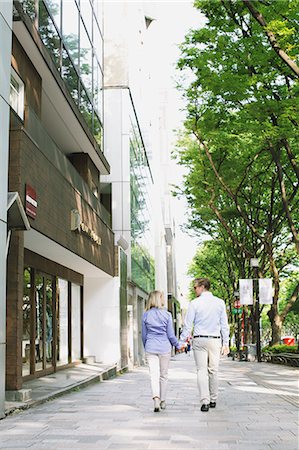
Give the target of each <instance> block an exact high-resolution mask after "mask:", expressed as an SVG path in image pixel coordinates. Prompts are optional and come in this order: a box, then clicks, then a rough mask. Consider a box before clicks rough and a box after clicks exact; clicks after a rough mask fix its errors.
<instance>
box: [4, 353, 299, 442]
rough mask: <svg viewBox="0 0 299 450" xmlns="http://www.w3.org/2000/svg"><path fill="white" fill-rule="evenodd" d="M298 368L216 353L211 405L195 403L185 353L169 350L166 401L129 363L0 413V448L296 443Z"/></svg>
mask: <svg viewBox="0 0 299 450" xmlns="http://www.w3.org/2000/svg"><path fill="white" fill-rule="evenodd" d="M298 373H299V371H298V369H296V368H292V367H286V366H282V365H274V364H267V363H249V362H248V363H247V362H239V361H232V360H231V359H230V358H225V359H223V360H222V361H221V370H220V391H219V398H218V401H217V406H216V408H215V409H214V410H211V409H210V411H209V412H207V413H203V412H201V411H200V408H199V403H198V394H197V387H196V372H195V367H194V362H193V357H192V355H191V356H189V355H185V354H180V355H177V356H176V357H174V358H172V361H171V367H170V372H169V392H168V400H167V409H166V410H165V411H161V412H159V413H154V412H153V405H152V403H153V402H152V400H151V398H150V385H149V376H148V370H147V368H145V367H142V368H138V369H135V370H134V371H132V372H128V373H125V374H124V375H122V376H118V377H116V378H114V379H111V380H108V381H103V382H102V383H94V384H92V385H90V386H88V387H87V388H85V389H82V390H78V392H71V393H70V394H67V395H64V396H62V397H59V398H56V399H54V400H53V401H50V402H47V403H44V404H41V405H39V406H37V407H35V408H30V409H28V410H26V411H22V412H20V413H18V414H13V415H10V416H8V417H7V418H6V419H4V420H2V421H0V449H20V448H22V449H27V448H29V449H35V450H42V449H47V450H54V449H55V450H56V449H67V448H72V449H73V450H75V449H78V450H81V449H84V450H85V449H99V450H115V449H118V450H129V449H130V450H133V449H136V450H143V449H144V450H162V449H163V450H184V449H197V450H206V449H209V450H211V449H212V450H265V449H267V450H268V449H272V450H282V449H283V450H297V449H298V406H296V404H297V403H298V397H299V394H298Z"/></svg>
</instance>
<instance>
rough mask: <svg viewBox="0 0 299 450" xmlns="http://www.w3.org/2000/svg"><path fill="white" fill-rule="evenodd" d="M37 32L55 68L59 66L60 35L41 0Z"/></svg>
mask: <svg viewBox="0 0 299 450" xmlns="http://www.w3.org/2000/svg"><path fill="white" fill-rule="evenodd" d="M38 29H39V34H40V37H41V39H42V41H43V43H44V45H45V46H46V47H47V49H48V50H49V52H50V54H51V57H52V59H53V61H54V63H55V66H56V67H57V69H59V68H60V37H59V34H58V33H57V30H56V28H55V26H54V23H53V21H52V19H51V17H50V15H49V13H48V11H47V9H46V7H45V5H44V3H43V2H39V27H38Z"/></svg>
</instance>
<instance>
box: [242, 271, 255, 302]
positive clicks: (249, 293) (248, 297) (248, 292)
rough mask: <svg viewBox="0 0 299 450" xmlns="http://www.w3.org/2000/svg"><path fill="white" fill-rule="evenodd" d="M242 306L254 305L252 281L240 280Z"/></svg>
mask: <svg viewBox="0 0 299 450" xmlns="http://www.w3.org/2000/svg"><path fill="white" fill-rule="evenodd" d="M239 290H240V304H241V305H253V283H252V279H251V278H249V279H248V280H242V279H241V280H239Z"/></svg>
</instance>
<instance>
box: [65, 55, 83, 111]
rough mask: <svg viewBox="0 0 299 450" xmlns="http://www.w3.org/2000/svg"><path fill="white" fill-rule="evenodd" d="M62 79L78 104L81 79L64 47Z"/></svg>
mask: <svg viewBox="0 0 299 450" xmlns="http://www.w3.org/2000/svg"><path fill="white" fill-rule="evenodd" d="M62 78H63V79H64V80H65V82H66V84H67V87H68V90H69V92H70V94H71V96H72V97H73V99H74V100H75V102H76V103H78V100H79V94H78V90H79V77H78V75H77V72H76V70H75V68H74V66H73V63H72V61H71V59H70V57H69V55H68V52H67V51H66V49H65V48H64V47H62Z"/></svg>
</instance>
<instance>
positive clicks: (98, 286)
mask: <svg viewBox="0 0 299 450" xmlns="http://www.w3.org/2000/svg"><path fill="white" fill-rule="evenodd" d="M83 315H84V356H85V357H87V356H95V358H96V362H99V363H103V364H113V363H117V364H118V366H119V365H120V311H119V277H114V278H111V277H109V278H85V279H84V312H83Z"/></svg>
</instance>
